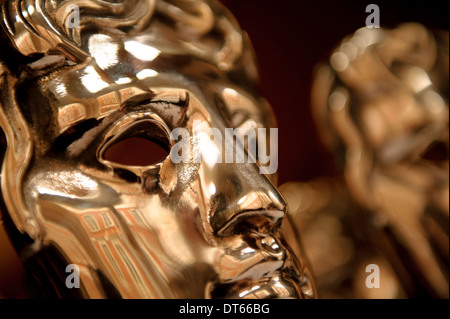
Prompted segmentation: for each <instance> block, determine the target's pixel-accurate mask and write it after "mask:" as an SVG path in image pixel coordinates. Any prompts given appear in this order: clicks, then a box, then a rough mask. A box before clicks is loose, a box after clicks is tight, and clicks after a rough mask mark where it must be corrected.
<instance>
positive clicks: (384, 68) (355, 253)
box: [280, 23, 449, 298]
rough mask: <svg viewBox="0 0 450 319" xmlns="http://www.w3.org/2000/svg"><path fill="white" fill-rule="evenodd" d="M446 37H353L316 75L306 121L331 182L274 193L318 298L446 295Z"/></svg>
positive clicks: (418, 33) (363, 32)
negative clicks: (297, 237)
mask: <svg viewBox="0 0 450 319" xmlns="http://www.w3.org/2000/svg"><path fill="white" fill-rule="evenodd" d="M448 39H449V38H448V32H447V31H445V32H444V31H438V30H430V29H427V28H425V27H424V26H423V25H420V24H417V23H408V24H403V25H400V26H398V27H397V28H394V29H388V28H380V29H376V28H373V29H369V28H362V29H360V30H358V31H357V32H356V33H355V34H353V35H351V36H349V37H347V38H345V39H344V40H343V41H342V42H341V44H340V45H339V47H338V48H336V50H335V51H334V52H333V53H332V54H331V56H330V60H329V63H327V64H325V65H322V66H321V67H320V68H319V69H318V71H317V73H316V77H315V81H314V86H313V88H312V107H313V112H314V115H315V118H316V123H317V127H318V130H319V132H320V134H321V135H322V138H323V141H324V143H325V144H326V146H327V147H328V149H329V150H330V151H331V153H332V156H333V157H334V159H335V162H336V164H337V166H338V167H339V172H340V174H339V176H337V177H333V178H330V177H328V178H318V179H316V180H315V181H311V182H308V183H298V182H297V183H288V184H285V185H282V186H281V188H280V189H281V190H282V191H283V194H284V195H285V197H286V199H287V202H288V204H289V205H290V209H291V213H292V214H293V215H294V216H295V217H294V219H295V220H296V223H297V225H298V226H299V227H300V229H301V231H302V234H303V239H304V244H305V246H306V247H308V250H307V254H308V256H309V259H310V261H311V265H312V268H313V270H314V272H315V275H316V278H317V284H318V289H319V291H320V293H321V295H322V296H325V297H329V298H408V297H409V298H418V297H427V298H429V297H432V298H448V297H449V282H448V279H449V268H448V262H449V229H448V225H449V201H448V198H449V162H448V151H449V107H448V98H449V96H448V93H449V92H448V85H449V73H448V72H449V64H448V61H449V42H448ZM368 265H377V266H378V267H379V269H380V278H381V285H380V287H379V289H367V287H366V277H367V276H369V273H367V272H366V267H367V266H368Z"/></svg>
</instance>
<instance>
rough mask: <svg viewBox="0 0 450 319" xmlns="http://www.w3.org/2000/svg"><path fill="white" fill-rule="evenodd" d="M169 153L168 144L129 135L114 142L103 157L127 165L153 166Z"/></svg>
mask: <svg viewBox="0 0 450 319" xmlns="http://www.w3.org/2000/svg"><path fill="white" fill-rule="evenodd" d="M168 155H169V150H168V148H167V145H164V144H163V143H162V142H161V141H158V140H156V139H152V138H148V137H147V138H144V137H129V138H126V139H124V140H121V141H119V142H117V143H115V144H112V145H111V146H110V147H109V148H108V149H107V150H106V151H105V153H104V155H103V158H104V159H105V160H107V161H109V162H112V163H117V164H120V165H125V166H151V165H155V164H157V163H160V162H162V161H163V160H164V159H165V158H166V157H167V156H168Z"/></svg>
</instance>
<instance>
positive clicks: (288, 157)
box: [222, 0, 448, 183]
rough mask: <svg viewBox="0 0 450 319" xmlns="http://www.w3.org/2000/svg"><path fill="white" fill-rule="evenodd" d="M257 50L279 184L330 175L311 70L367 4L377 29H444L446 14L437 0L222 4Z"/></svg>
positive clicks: (362, 17)
mask: <svg viewBox="0 0 450 319" xmlns="http://www.w3.org/2000/svg"><path fill="white" fill-rule="evenodd" d="M222 2H223V3H224V4H225V5H226V6H227V7H228V8H229V9H230V10H231V11H232V13H233V14H234V15H235V16H236V18H237V20H238V21H239V23H240V24H241V27H242V28H243V29H244V30H246V31H247V33H248V34H249V35H250V38H251V40H252V42H253V45H254V47H255V51H256V54H257V57H258V61H259V68H260V75H261V89H262V92H263V95H264V96H265V97H266V98H267V99H268V100H269V102H270V103H271V104H272V106H273V108H274V110H275V113H276V115H277V118H278V123H279V124H278V126H279V170H278V172H279V181H280V183H284V182H286V181H290V180H303V181H304V180H308V179H311V178H314V177H316V176H318V175H323V174H330V173H332V172H333V165H332V163H331V161H330V157H329V156H328V155H327V154H326V152H325V151H324V150H323V149H322V148H321V146H320V141H319V139H318V137H317V134H316V132H315V130H314V123H313V121H312V118H311V112H310V89H311V80H312V75H313V70H314V67H315V66H316V65H317V64H318V63H319V62H322V61H326V60H327V59H328V56H329V54H330V52H331V50H333V48H334V47H335V46H336V45H338V44H339V42H340V41H341V40H342V39H343V38H344V37H345V36H346V35H348V34H351V33H353V32H355V31H356V30H357V29H359V28H361V27H364V26H365V21H366V18H367V16H368V15H369V13H366V12H365V9H366V6H367V5H368V4H370V3H375V4H377V5H378V6H379V8H380V13H381V14H380V17H381V18H380V24H381V27H394V26H396V25H398V24H399V23H401V22H411V21H415V22H421V23H423V24H425V25H427V26H429V27H436V28H441V29H448V22H447V16H448V10H446V8H445V7H444V5H443V4H442V3H443V1H442V3H441V4H439V2H436V1H434V2H433V1H413V0H411V1H373V0H372V1H350V0H343V1H329V2H328V1H321V0H317V1H297V0H277V1H273V0H272V1H270V0H223V1H222Z"/></svg>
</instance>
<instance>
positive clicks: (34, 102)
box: [0, 0, 316, 298]
mask: <svg viewBox="0 0 450 319" xmlns="http://www.w3.org/2000/svg"><path fill="white" fill-rule="evenodd" d="M72 4H78V5H79V6H80V8H79V9H80V10H79V12H80V14H81V17H80V26H79V28H69V27H68V25H70V24H68V23H66V22H67V21H66V20H67V19H69V18H70V15H69V13H70V10H66V9H67V7H68V6H70V5H72ZM1 9H2V10H1V14H0V17H1V21H0V31H1V33H0V35H1V42H2V44H1V46H2V52H3V53H0V88H1V97H0V125H1V128H2V130H3V131H4V133H5V135H6V138H7V149H6V154H5V156H4V159H3V165H2V175H1V176H2V179H1V190H2V197H3V199H4V204H5V207H6V210H7V212H3V213H4V218H5V220H6V221H7V222H6V224H7V226H8V227H9V230H10V232H11V233H15V236H14V238H15V245H16V247H17V249H18V250H19V252H20V254H21V256H23V259H24V262H25V263H26V265H27V266H28V267H29V268H30V269H31V270H32V271H33V273H34V275H35V276H36V277H38V278H37V279H38V281H39V282H40V283H41V284H42V285H43V286H44V287H45V292H46V293H47V294H49V295H50V296H57V297H69V296H72V295H73V296H75V297H83V298H107V297H122V298H312V297H315V295H316V293H315V288H314V283H313V282H312V281H311V275H310V273H309V269H308V267H307V265H306V263H305V260H304V257H303V256H302V255H303V252H302V251H301V249H300V246H299V244H298V241H297V237H296V235H295V234H296V233H295V231H294V230H293V228H292V226H291V225H290V224H289V221H288V220H287V219H284V216H285V213H286V204H285V202H284V200H283V198H282V197H281V196H280V194H279V192H278V191H277V189H276V188H275V186H274V184H273V182H272V180H271V179H274V177H273V176H265V175H260V173H259V167H258V165H257V164H249V163H247V164H217V165H205V163H204V162H202V163H199V164H183V163H181V164H174V163H173V162H172V161H171V159H170V156H167V157H166V158H164V159H162V161H160V162H155V163H149V164H148V165H146V166H130V165H126V164H124V163H121V162H115V161H114V159H111V158H107V157H106V155H105V154H107V152H106V151H107V150H108V149H109V148H110V147H112V146H113V145H114V144H115V143H119V142H120V141H123V140H126V139H127V138H133V137H140V138H145V139H148V140H150V141H154V142H155V143H158V144H159V145H163V146H164V147H165V148H166V149H170V147H171V146H172V141H171V140H170V134H169V133H170V131H171V130H173V129H174V128H177V127H184V128H186V129H188V130H189V131H191V133H192V129H193V123H194V121H201V123H202V125H203V127H205V128H210V127H214V128H218V129H220V130H221V131H224V129H225V128H226V127H230V125H231V123H235V125H236V126H242V127H262V128H269V127H274V125H275V123H274V116H273V113H272V111H271V109H270V107H269V106H268V104H267V103H266V102H265V101H264V99H263V98H262V97H261V96H260V95H259V94H258V93H257V90H256V89H255V88H256V85H255V82H256V72H255V66H254V62H253V60H252V51H251V50H252V49H251V47H250V44H249V42H248V40H247V38H246V37H245V35H244V34H243V33H242V32H241V30H240V29H239V27H238V26H237V25H236V24H235V22H234V19H233V18H232V17H230V15H229V13H228V12H227V11H226V10H225V9H224V8H223V7H222V6H221V5H220V4H218V3H216V2H215V1H179V0H170V1H169V0H167V1H166V0H164V1H163V0H145V1H144V0H139V1H137V0H126V1H120V2H117V1H94V0H93V1H82V2H77V1H45V0H36V1H27V0H21V1H19V0H16V1H6V2H5V3H4V4H3V5H2V8H1ZM11 57H12V58H11ZM231 75H232V76H231ZM232 79H239V80H238V82H235V80H232ZM236 119H238V121H237V120H236ZM68 264H75V265H77V266H78V267H79V270H80V280H81V287H80V289H71V290H69V289H67V287H65V286H64V278H63V277H62V276H64V275H65V273H64V271H65V269H66V266H67V265H68ZM47 279H48V280H47ZM50 283H52V284H53V285H50Z"/></svg>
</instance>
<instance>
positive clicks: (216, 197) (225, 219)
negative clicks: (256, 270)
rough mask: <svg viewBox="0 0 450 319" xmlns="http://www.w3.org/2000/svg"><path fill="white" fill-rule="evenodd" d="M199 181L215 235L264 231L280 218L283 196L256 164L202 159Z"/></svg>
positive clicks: (282, 213)
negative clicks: (204, 161)
mask: <svg viewBox="0 0 450 319" xmlns="http://www.w3.org/2000/svg"><path fill="white" fill-rule="evenodd" d="M199 182H200V189H201V192H202V198H203V207H204V210H205V212H206V214H207V215H208V220H209V224H210V225H211V228H212V231H213V232H214V233H216V234H217V235H219V236H228V235H232V234H233V233H239V232H243V231H248V230H249V229H250V230H252V231H255V232H258V233H268V232H269V231H270V230H272V229H274V228H276V227H278V226H279V225H280V223H281V220H282V218H283V217H284V214H285V211H286V203H285V201H284V199H283V198H282V197H281V195H280V193H279V192H278V191H277V190H276V188H275V187H274V186H273V184H272V183H271V182H270V181H269V179H268V178H267V177H266V176H265V175H262V174H260V172H259V167H258V166H257V165H256V164H252V163H244V164H237V163H216V164H212V165H211V164H207V163H203V162H202V164H201V167H200V170H199Z"/></svg>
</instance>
